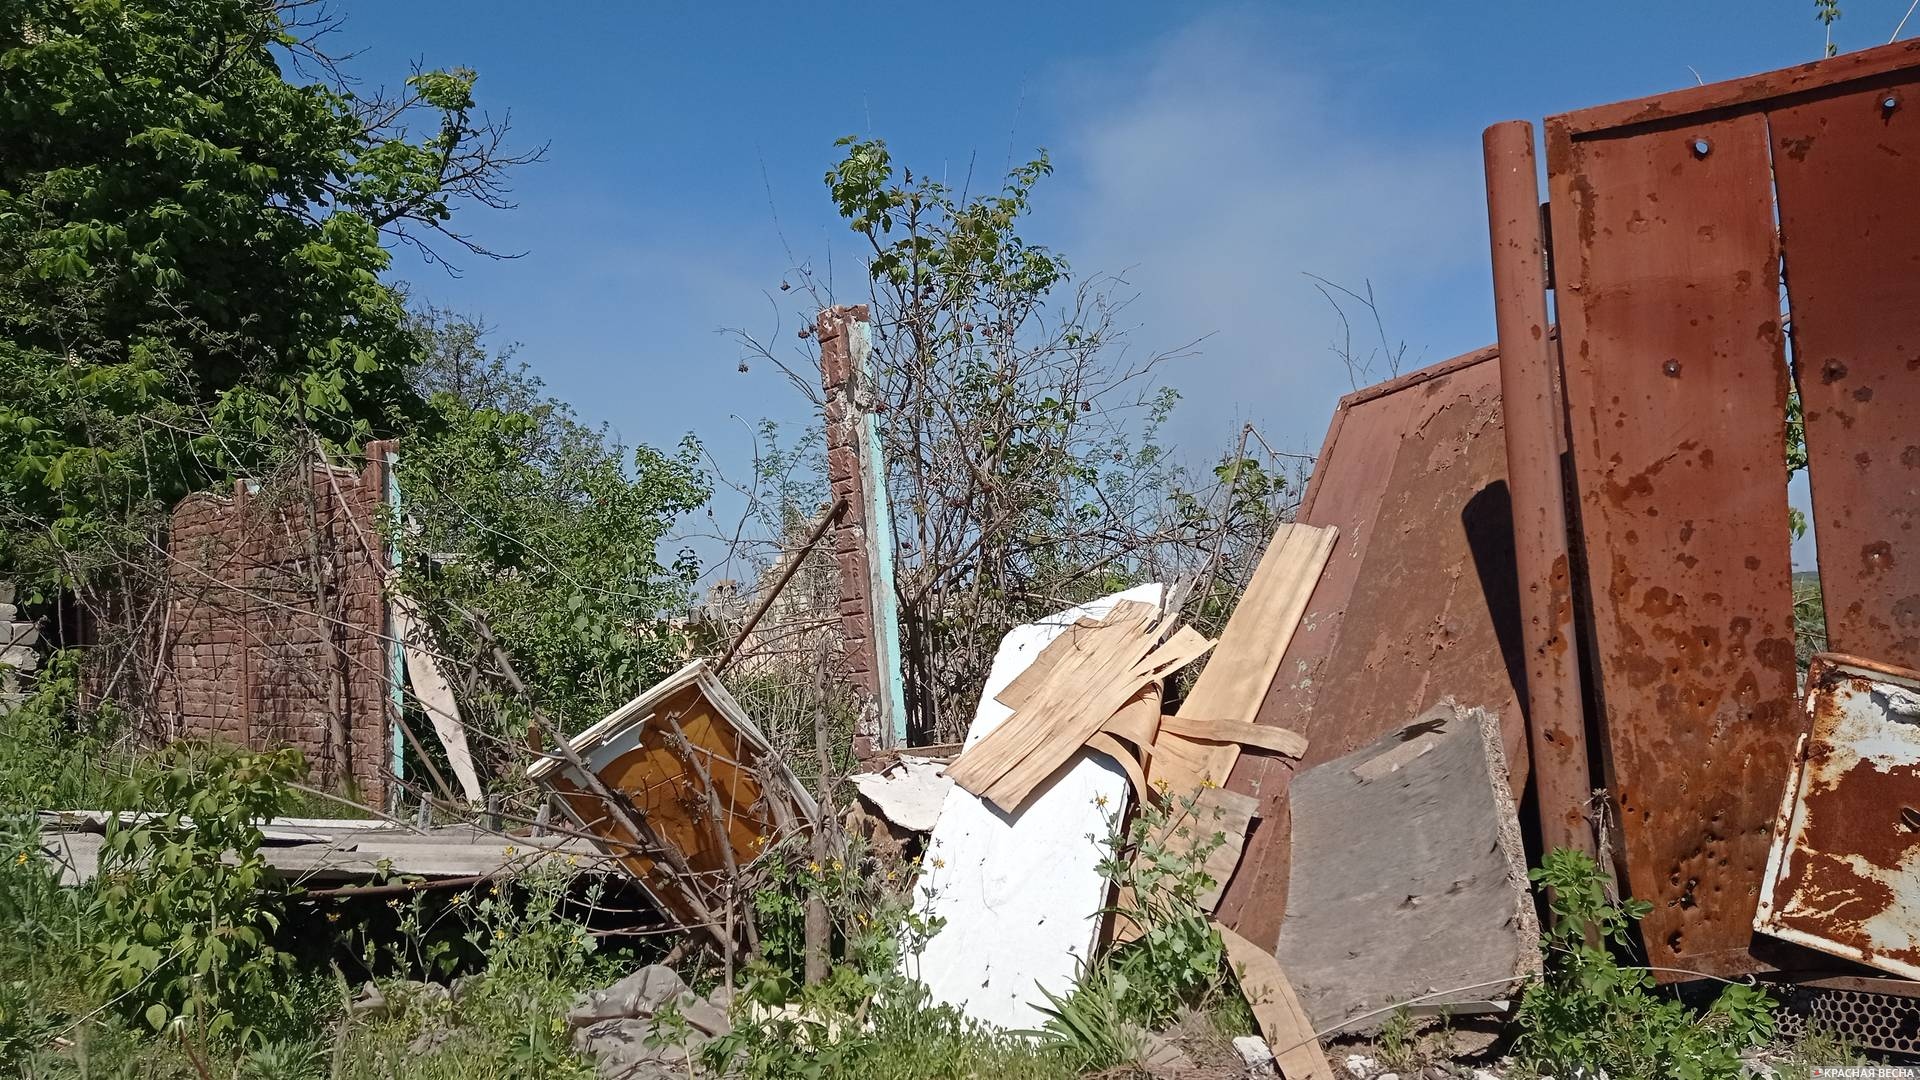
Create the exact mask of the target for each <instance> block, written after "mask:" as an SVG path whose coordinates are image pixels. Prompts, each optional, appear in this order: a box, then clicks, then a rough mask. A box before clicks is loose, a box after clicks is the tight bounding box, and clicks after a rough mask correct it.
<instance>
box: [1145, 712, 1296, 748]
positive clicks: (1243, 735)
mask: <svg viewBox="0 0 1920 1080" xmlns="http://www.w3.org/2000/svg"><path fill="white" fill-rule="evenodd" d="M1160 730H1161V732H1162V733H1164V734H1170V735H1179V736H1182V737H1183V738H1186V739H1189V740H1192V741H1195V742H1209V743H1232V744H1234V745H1236V746H1252V747H1257V748H1258V749H1261V750H1271V751H1273V752H1274V753H1276V754H1285V755H1286V756H1287V757H1292V758H1297V757H1299V756H1301V755H1302V754H1305V753H1306V752H1307V737H1306V736H1304V735H1302V734H1300V733H1299V732H1297V731H1288V730H1287V729H1286V728H1283V727H1269V726H1267V725H1265V724H1248V723H1242V722H1240V721H1235V720H1202V719H1199V718H1196V717H1191V716H1165V717H1161V719H1160Z"/></svg>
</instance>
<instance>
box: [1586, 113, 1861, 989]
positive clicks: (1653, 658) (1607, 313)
mask: <svg viewBox="0 0 1920 1080" xmlns="http://www.w3.org/2000/svg"><path fill="white" fill-rule="evenodd" d="M1683 135H1684V137H1682V138H1676V137H1675V132H1674V131H1673V130H1672V129H1661V130H1649V131H1647V132H1645V133H1635V134H1632V135H1622V136H1617V137H1609V138H1607V139H1604V140H1595V141H1593V142H1590V143H1582V144H1581V145H1579V146H1577V147H1575V153H1574V155H1572V157H1571V159H1570V160H1569V161H1568V163H1567V164H1568V165H1569V167H1570V168H1571V169H1572V170H1573V174H1572V175H1570V176H1563V177H1560V178H1558V179H1557V180H1556V181H1555V184H1554V190H1555V192H1556V193H1560V192H1569V193H1573V194H1574V195H1575V196H1576V198H1575V199H1573V200H1571V201H1570V202H1569V203H1565V204H1563V203H1562V202H1556V204H1555V206H1554V208H1553V213H1554V218H1555V220H1556V222H1557V221H1563V220H1565V221H1572V222H1574V224H1575V229H1574V230H1573V231H1574V234H1575V235H1576V236H1577V238H1578V243H1577V245H1576V244H1567V245H1557V246H1556V257H1559V258H1565V259H1568V260H1578V262H1579V263H1580V265H1581V266H1582V267H1583V270H1584V284H1585V286H1586V287H1585V288H1584V289H1582V290H1581V291H1580V292H1579V293H1578V294H1563V295H1562V296H1560V297H1559V300H1560V303H1561V304H1562V306H1563V312H1565V311H1566V309H1567V308H1569V307H1572V308H1576V309H1577V310H1575V311H1573V312H1572V313H1571V314H1566V315H1564V317H1565V318H1566V319H1567V326H1568V327H1570V328H1571V329H1570V330H1568V331H1567V333H1568V338H1567V340H1568V342H1569V343H1570V345H1571V346H1573V347H1572V348H1570V349H1569V351H1568V357H1569V359H1568V362H1567V364H1566V366H1565V385H1566V393H1567V398H1568V412H1569V415H1570V416H1571V417H1572V418H1573V423H1572V425H1571V430H1570V431H1569V433H1568V434H1569V443H1570V444H1571V446H1572V451H1573V462H1574V471H1575V474H1576V476H1577V477H1578V478H1579V487H1580V490H1581V492H1582V499H1581V508H1582V513H1581V516H1580V520H1579V531H1580V533H1581V537H1580V544H1579V545H1578V546H1579V548H1580V549H1581V550H1584V551H1585V552H1586V553H1587V558H1588V563H1589V575H1588V576H1589V580H1590V581H1591V583H1592V586H1593V588H1594V591H1595V595H1594V596H1592V597H1591V599H1590V604H1591V609H1592V613H1593V614H1592V619H1593V626H1594V631H1595V636H1596V642H1595V644H1596V645H1597V646H1598V651H1599V655H1600V657H1601V658H1602V661H1601V664H1600V665H1599V666H1600V670H1599V671H1598V672H1597V675H1598V678H1599V681H1600V683H1601V694H1600V697H1601V700H1602V701H1603V702H1604V703H1605V714H1604V716H1603V721H1604V723H1603V730H1604V734H1605V737H1606V739H1607V742H1608V749H1609V754H1608V756H1607V760H1608V763H1609V766H1610V775H1609V777H1608V780H1609V786H1610V788H1611V789H1612V791H1613V792H1614V793H1615V796H1616V798H1617V799H1618V800H1619V805H1620V808H1621V811H1622V812H1621V831H1622V837H1621V839H1622V842H1623V851H1624V860H1623V861H1624V863H1625V865H1626V869H1627V877H1628V881H1627V883H1626V887H1627V888H1628V889H1629V890H1630V891H1631V892H1632V893H1633V894H1634V895H1636V896H1640V897H1643V898H1645V899H1648V900H1650V901H1651V902H1652V903H1653V904H1654V905H1655V908H1654V912H1653V913H1652V914H1650V915H1649V916H1648V917H1647V919H1646V920H1645V921H1644V922H1643V924H1642V931H1643V937H1644V940H1645V943H1646V946H1647V950H1648V954H1649V960H1650V962H1651V963H1654V964H1665V965H1673V966H1686V967H1695V968H1701V969H1703V970H1707V969H1711V970H1716V971H1718V972H1721V973H1725V972H1727V971H1731V970H1751V969H1752V968H1753V967H1754V966H1755V964H1756V962H1755V961H1753V960H1752V959H1751V958H1748V957H1746V953H1745V950H1746V947H1747V944H1748V942H1749V941H1750V940H1751V937H1752V918H1753V907H1754V904H1756V903H1757V898H1758V887H1759V881H1760V877H1761V873H1762V871H1763V869H1764V865H1765V854H1766V843H1767V836H1768V831H1769V826H1770V823H1771V821H1772V818H1773V814H1774V811H1775V810H1776V809H1777V807H1778V797H1779V787H1780V786H1784V783H1785V779H1786V769H1787V763H1788V759H1789V758H1790V756H1791V750H1792V748H1791V740H1792V739H1793V737H1794V730H1793V729H1794V726H1795V725H1794V724H1793V723H1792V722H1791V721H1790V719H1789V715H1790V713H1791V710H1792V704H1793V701H1794V660H1793V647H1792V642H1791V635H1790V628H1789V621H1788V620H1789V615H1790V612H1791V583H1790V580H1789V577H1790V563H1789V551H1788V537H1787V536H1786V535H1785V531H1784V530H1781V529H1779V528H1778V526H1777V523H1778V522H1779V521H1780V520H1781V519H1783V518H1784V517H1785V516H1786V514H1787V506H1786V490H1785V487H1786V486H1785V482H1784V475H1782V470H1781V466H1780V464H1779V462H1780V460H1781V458H1782V455H1783V454H1784V441H1783V439H1782V437H1781V431H1780V425H1779V422H1778V420H1777V419H1775V417H1777V415H1778V413H1779V411H1780V410H1782V409H1784V406H1785V400H1786V390H1787V381H1786V368H1785V359H1784V355H1783V342H1782V339H1781V333H1780V324H1779V307H1778V298H1777V297H1776V296H1775V295H1773V290H1772V288H1771V286H1770V285H1769V286H1768V287H1765V288H1763V287H1760V284H1759V283H1762V282H1767V283H1771V282H1772V281H1774V280H1775V279H1777V277H1778V261H1777V260H1778V251H1777V248H1776V246H1775V231H1774V228H1773V216H1772V211H1773V201H1772V183H1771V166H1770V162H1769V155H1768V138H1767V134H1766V126H1765V124H1764V122H1763V121H1762V120H1761V118H1759V117H1757V116H1747V117H1736V118H1733V119H1725V120H1715V121H1711V122H1707V123H1704V124H1690V125H1689V126H1687V127H1686V129H1685V131H1684V133H1683ZM1695 137H1698V138H1701V139H1704V140H1706V141H1707V142H1708V143H1709V144H1710V146H1711V150H1710V152H1708V153H1706V154H1704V155H1700V156H1696V154H1695V152H1694V150H1693V148H1692V142H1693V139H1694V138H1695ZM1656 192H1657V193H1658V195H1659V203H1658V206H1659V211H1658V213H1657V214H1654V213H1653V212H1651V211H1648V210H1645V209H1644V204H1646V203H1650V202H1651V195H1652V194H1654V193H1656ZM1636 215H1639V216H1638V217H1636ZM1630 223H1631V225H1633V226H1634V227H1629V224H1630ZM1648 360H1653V362H1652V363H1648V362H1647V361H1648ZM1769 473H1771V474H1773V475H1780V476H1781V482H1780V483H1779V484H1778V489H1777V491H1775V490H1769V488H1768V486H1767V485H1764V484H1761V483H1759V482H1758V478H1759V477H1761V476H1763V475H1767V474H1769ZM1823 539H1824V535H1823ZM1776 785H1778V786H1776Z"/></svg>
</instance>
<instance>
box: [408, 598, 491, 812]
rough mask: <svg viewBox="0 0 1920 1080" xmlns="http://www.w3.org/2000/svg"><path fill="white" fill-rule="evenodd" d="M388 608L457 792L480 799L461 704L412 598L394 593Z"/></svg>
mask: <svg viewBox="0 0 1920 1080" xmlns="http://www.w3.org/2000/svg"><path fill="white" fill-rule="evenodd" d="M389 610H390V611H391V612H392V613H393V628H394V633H395V635H396V636H398V637H399V638H400V640H401V641H402V642H403V643H404V647H405V649H406V660H407V685H408V688H409V689H411V690H412V691H413V697H414V700H416V701H418V702H419V703H420V710H421V711H422V712H424V713H426V714H427V721H428V722H429V723H430V724H432V725H433V733H434V735H436V736H437V737H438V738H439V739H440V746H441V748H442V749H444V750H445V751H446V752H447V764H448V765H449V766H451V767H452V769H453V775H454V777H455V778H456V779H457V780H459V781H460V793H461V794H463V795H465V796H466V797H467V801H468V802H473V803H478V802H481V801H483V800H484V799H485V798H486V793H485V791H484V790H483V789H482V788H481V786H480V775H479V773H477V772H475V771H474V768H473V753H472V751H471V750H470V749H469V748H468V746H467V728H466V725H465V724H464V723H463V722H462V721H461V719H460V704H459V702H458V701H456V700H455V699H454V696H453V687H452V686H451V685H450V684H448V682H447V678H446V676H445V675H444V674H443V673H442V672H441V671H440V665H439V664H438V663H437V662H436V661H435V660H434V658H433V654H432V653H430V652H428V651H427V649H426V644H425V639H424V637H422V635H421V630H420V620H419V617H418V615H417V614H416V613H415V612H414V610H413V601H412V600H411V599H409V598H407V597H405V596H395V597H393V599H392V601H391V604H390V606H389Z"/></svg>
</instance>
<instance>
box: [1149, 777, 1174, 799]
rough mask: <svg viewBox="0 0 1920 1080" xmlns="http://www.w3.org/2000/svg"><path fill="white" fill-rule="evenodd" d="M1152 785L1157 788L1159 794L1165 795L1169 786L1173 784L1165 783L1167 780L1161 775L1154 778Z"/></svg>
mask: <svg viewBox="0 0 1920 1080" xmlns="http://www.w3.org/2000/svg"><path fill="white" fill-rule="evenodd" d="M1153 786H1154V788H1155V789H1157V790H1158V791H1159V792H1160V794H1162V795H1165V794H1166V793H1167V790H1168V789H1169V788H1171V787H1173V785H1172V784H1169V783H1167V781H1166V778H1165V777H1161V778H1160V779H1158V780H1155V781H1154V782H1153Z"/></svg>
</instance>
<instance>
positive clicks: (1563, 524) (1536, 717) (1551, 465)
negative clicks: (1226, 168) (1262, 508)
mask: <svg viewBox="0 0 1920 1080" xmlns="http://www.w3.org/2000/svg"><path fill="white" fill-rule="evenodd" d="M1482 144H1483V147H1484V149H1485V151H1486V166H1487V226H1488V231H1489V234H1490V240H1491V242H1492V249H1493V303H1494V313H1495V323H1496V325H1497V327H1498V329H1499V340H1500V399H1501V413H1502V415H1503V418H1504V423H1505V427H1506V433H1507V491H1508V494H1509V495H1510V496H1511V498H1512V503H1513V551H1514V564H1515V570H1516V572H1517V574H1518V576H1519V582H1520V625H1521V639H1522V642H1523V644H1524V646H1525V648H1526V656H1527V732H1528V740H1529V749H1530V752H1531V754H1532V758H1533V767H1532V773H1533V787H1534V792H1535V794H1536V795H1537V797H1538V799H1539V806H1540V835H1541V840H1542V842H1543V843H1544V844H1545V845H1546V847H1548V848H1549V849H1551V848H1556V847H1568V848H1573V849H1576V850H1579V851H1584V852H1586V853H1587V854H1589V855H1591V854H1593V853H1594V851H1595V844H1594V835H1593V829H1592V827H1591V826H1590V825H1589V823H1588V821H1587V805H1588V802H1589V800H1590V799H1591V798H1592V793H1593V780H1592V775H1591V773H1590V772H1589V770H1588V765H1587V726H1586V714H1585V697H1584V695H1583V694H1582V692H1581V685H1580V663H1579V655H1578V651H1577V650H1576V649H1575V647H1574V640H1575V639H1574V633H1575V632H1574V625H1573V589H1572V579H1571V575H1570V571H1569V566H1568V553H1567V509H1566V501H1565V500H1566V488H1565V478H1564V476H1563V475H1562V473H1561V467H1560V448H1561V446H1562V445H1563V444H1564V442H1565V440H1564V438H1563V437H1562V431H1561V413H1562V409H1561V404H1560V388H1559V381H1558V379H1556V378H1555V371H1556V369H1557V367H1558V365H1559V361H1560V347H1559V343H1558V341H1557V340H1556V339H1555V338H1554V336H1553V335H1552V334H1551V333H1550V332H1549V330H1550V324H1549V322H1548V319H1547V290H1546V282H1547V274H1546V237H1545V234H1544V231H1543V229H1542V227H1541V223H1540V180H1539V173H1538V170H1537V169H1536V166H1535V164H1534V144H1533V125H1532V124H1530V123H1527V122H1526V121H1524V120H1510V121H1507V122H1506V123H1502V124H1495V125H1493V126H1492V127H1490V128H1488V129H1487V130H1486V134H1485V135H1484V136H1483V137H1482Z"/></svg>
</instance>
